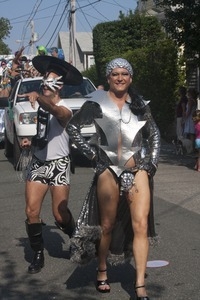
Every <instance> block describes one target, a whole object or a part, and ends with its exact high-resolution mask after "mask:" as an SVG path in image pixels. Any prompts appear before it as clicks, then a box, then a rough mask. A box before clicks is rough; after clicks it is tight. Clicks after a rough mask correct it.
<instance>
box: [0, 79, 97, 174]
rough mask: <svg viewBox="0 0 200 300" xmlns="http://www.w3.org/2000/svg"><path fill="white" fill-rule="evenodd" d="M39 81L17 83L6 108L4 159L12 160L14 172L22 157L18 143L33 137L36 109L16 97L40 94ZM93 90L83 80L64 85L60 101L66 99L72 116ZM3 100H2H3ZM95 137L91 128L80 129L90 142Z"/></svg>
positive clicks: (87, 82)
mask: <svg viewBox="0 0 200 300" xmlns="http://www.w3.org/2000/svg"><path fill="white" fill-rule="evenodd" d="M41 81H42V77H35V78H24V79H20V80H18V81H17V82H16V84H15V86H14V87H13V89H12V91H11V94H10V96H9V97H8V99H7V102H6V104H4V106H6V107H5V155H6V156H7V157H13V165H14V168H15V169H16V168H20V167H19V165H18V161H19V158H20V154H21V148H20V144H19V142H20V139H21V138H23V137H30V138H32V137H33V136H34V135H35V134H36V123H37V108H38V106H36V107H35V109H33V108H32V107H31V104H30V102H29V100H28V98H27V97H26V98H25V97H24V98H21V97H18V95H19V94H25V93H29V92H32V91H37V92H39V90H40V85H41ZM95 90H96V87H95V86H94V84H93V83H92V82H91V81H90V80H89V79H88V78H86V77H84V78H83V83H82V84H81V85H78V86H71V85H64V87H63V89H62V93H61V98H62V99H67V101H68V104H69V107H70V108H71V109H72V111H73V113H75V112H76V111H77V110H78V109H79V108H80V107H81V106H82V104H83V103H84V102H85V101H86V98H84V97H85V96H86V95H88V94H90V93H91V92H93V91H95ZM4 100H5V99H4ZM0 106H1V105H0ZM94 133H95V127H94V126H93V125H92V126H91V125H90V126H85V127H84V128H82V134H83V135H84V136H85V137H86V138H87V139H89V138H90V137H91V136H92V135H93V134H94ZM74 151H75V148H74Z"/></svg>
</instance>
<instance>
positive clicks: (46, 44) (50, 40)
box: [46, 0, 70, 47]
mask: <svg viewBox="0 0 200 300" xmlns="http://www.w3.org/2000/svg"><path fill="white" fill-rule="evenodd" d="M69 2H70V0H68V1H67V4H66V5H65V8H64V10H63V13H62V15H61V17H60V19H59V21H58V23H57V26H56V28H55V30H54V31H53V33H52V35H51V37H50V39H49V41H48V42H47V44H46V47H47V46H48V45H49V44H50V42H51V40H52V38H53V36H54V34H55V32H56V30H57V28H58V26H59V24H60V22H61V20H62V18H63V16H64V13H65V11H66V8H67V6H68V5H69Z"/></svg>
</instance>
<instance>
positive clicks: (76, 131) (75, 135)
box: [66, 101, 96, 160]
mask: <svg viewBox="0 0 200 300" xmlns="http://www.w3.org/2000/svg"><path fill="white" fill-rule="evenodd" d="M95 105H96V104H95V103H93V102H90V101H87V102H85V103H84V104H83V106H82V107H81V109H80V110H79V111H78V112H77V113H76V114H75V115H74V116H73V117H72V119H71V120H70V122H69V123H68V125H67V128H66V130H67V132H68V134H69V137H70V139H71V141H72V143H74V144H75V145H76V147H77V148H78V150H80V152H81V153H83V154H84V155H85V156H86V157H87V158H88V159H90V160H92V159H93V158H94V157H95V155H96V151H95V149H94V147H92V146H91V145H90V144H89V142H88V141H86V140H85V138H84V137H83V136H82V134H81V128H82V127H83V126H84V125H91V124H93V123H94V108H95V107H94V106H95Z"/></svg>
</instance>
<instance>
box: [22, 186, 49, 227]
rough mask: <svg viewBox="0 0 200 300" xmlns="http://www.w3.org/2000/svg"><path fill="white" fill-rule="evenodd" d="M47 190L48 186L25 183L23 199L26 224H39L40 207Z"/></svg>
mask: <svg viewBox="0 0 200 300" xmlns="http://www.w3.org/2000/svg"><path fill="white" fill-rule="evenodd" d="M47 190H48V186H47V185H45V184H43V183H40V182H35V181H27V182H26V189H25V197H26V216H27V219H28V223H40V211H41V206H42V202H43V200H44V197H45V195H46V193H47Z"/></svg>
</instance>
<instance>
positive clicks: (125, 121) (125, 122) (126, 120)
mask: <svg viewBox="0 0 200 300" xmlns="http://www.w3.org/2000/svg"><path fill="white" fill-rule="evenodd" d="M120 116H121V119H120V121H122V123H124V124H128V123H130V120H131V111H130V110H129V115H127V118H122V110H120Z"/></svg>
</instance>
